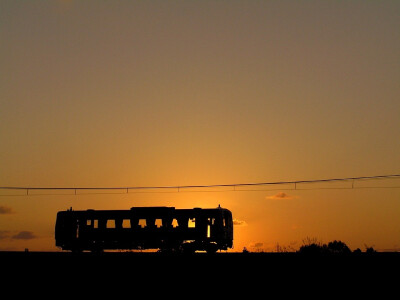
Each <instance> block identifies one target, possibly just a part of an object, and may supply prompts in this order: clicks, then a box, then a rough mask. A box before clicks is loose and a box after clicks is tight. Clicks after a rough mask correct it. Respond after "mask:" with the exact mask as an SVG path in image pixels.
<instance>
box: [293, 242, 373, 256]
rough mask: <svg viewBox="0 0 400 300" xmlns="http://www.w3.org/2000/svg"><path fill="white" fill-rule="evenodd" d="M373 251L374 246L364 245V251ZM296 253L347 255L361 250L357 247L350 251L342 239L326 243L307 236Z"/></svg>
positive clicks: (358, 252) (369, 252)
mask: <svg viewBox="0 0 400 300" xmlns="http://www.w3.org/2000/svg"><path fill="white" fill-rule="evenodd" d="M375 252H376V250H374V248H372V247H367V246H366V251H365V253H368V254H371V253H375ZM298 253H301V254H307V255H332V254H333V255H349V254H351V253H354V254H360V253H362V251H361V249H360V248H357V249H356V250H354V251H353V252H352V251H351V250H350V248H349V247H348V246H347V245H346V244H345V243H344V242H342V241H337V240H334V241H332V242H329V243H328V244H323V243H321V242H318V241H317V240H316V239H310V238H307V239H306V240H303V246H301V247H300V249H299V250H298Z"/></svg>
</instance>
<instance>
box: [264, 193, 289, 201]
mask: <svg viewBox="0 0 400 300" xmlns="http://www.w3.org/2000/svg"><path fill="white" fill-rule="evenodd" d="M295 198H297V197H296V196H292V195H289V194H286V193H284V192H279V193H277V194H275V195H272V196H267V197H265V199H268V200H289V199H295Z"/></svg>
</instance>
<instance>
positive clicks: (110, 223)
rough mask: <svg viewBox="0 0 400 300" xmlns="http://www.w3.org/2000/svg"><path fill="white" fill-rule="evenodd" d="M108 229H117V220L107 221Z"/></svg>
mask: <svg viewBox="0 0 400 300" xmlns="http://www.w3.org/2000/svg"><path fill="white" fill-rule="evenodd" d="M106 228H115V220H111V219H110V220H107V224H106Z"/></svg>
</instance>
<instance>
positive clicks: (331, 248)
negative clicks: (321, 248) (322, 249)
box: [328, 240, 351, 254]
mask: <svg viewBox="0 0 400 300" xmlns="http://www.w3.org/2000/svg"><path fill="white" fill-rule="evenodd" d="M328 252H329V253H332V254H349V253H351V250H350V248H349V247H348V246H347V245H346V244H345V243H343V242H342V241H336V240H335V241H333V242H330V243H329V244H328Z"/></svg>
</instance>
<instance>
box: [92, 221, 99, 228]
mask: <svg viewBox="0 0 400 300" xmlns="http://www.w3.org/2000/svg"><path fill="white" fill-rule="evenodd" d="M93 228H99V220H93Z"/></svg>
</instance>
